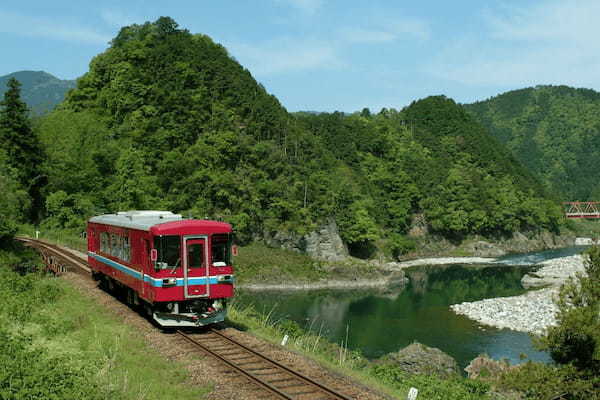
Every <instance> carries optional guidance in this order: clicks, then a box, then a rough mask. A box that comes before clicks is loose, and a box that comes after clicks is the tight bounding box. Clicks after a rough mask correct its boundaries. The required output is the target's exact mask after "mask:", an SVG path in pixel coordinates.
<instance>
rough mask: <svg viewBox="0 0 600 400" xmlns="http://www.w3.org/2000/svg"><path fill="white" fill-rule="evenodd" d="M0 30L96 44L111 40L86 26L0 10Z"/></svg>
mask: <svg viewBox="0 0 600 400" xmlns="http://www.w3.org/2000/svg"><path fill="white" fill-rule="evenodd" d="M0 32H4V33H10V34H15V35H21V36H32V37H41V38H51V39H57V40H64V41H68V42H76V43H87V44H96V45H97V44H108V42H109V41H110V40H111V37H110V36H109V35H105V34H103V33H101V32H98V31H96V30H94V29H91V28H89V27H86V26H81V25H78V24H73V23H71V22H67V21H62V22H61V21H57V20H56V19H51V18H46V17H35V16H28V15H21V14H16V13H12V12H7V11H2V10H0Z"/></svg>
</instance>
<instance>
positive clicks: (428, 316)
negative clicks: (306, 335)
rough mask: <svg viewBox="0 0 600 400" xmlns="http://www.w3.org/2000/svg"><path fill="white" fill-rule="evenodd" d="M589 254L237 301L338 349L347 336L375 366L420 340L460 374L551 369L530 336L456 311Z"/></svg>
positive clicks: (429, 271) (434, 269) (415, 272)
mask: <svg viewBox="0 0 600 400" xmlns="http://www.w3.org/2000/svg"><path fill="white" fill-rule="evenodd" d="M582 249H583V248H582V247H570V248H565V249H559V250H550V251H544V252H538V253H528V254H520V255H510V256H506V257H503V258H501V259H499V260H498V262H497V264H493V265H489V264H488V265H436V266H419V267H412V268H409V269H407V270H406V273H407V277H408V278H409V282H408V284H407V285H406V286H404V287H397V288H393V287H392V288H388V289H387V290H385V291H372V290H364V291H361V290H348V291H342V290H319V291H294V292H282V291H276V292H250V291H248V292H245V291H243V290H240V291H239V292H238V293H237V295H236V302H238V304H242V305H248V304H253V305H254V307H255V308H257V309H258V310H259V311H262V312H265V313H269V312H270V313H271V318H272V319H274V320H277V319H281V318H287V319H291V320H294V321H296V322H298V323H299V324H300V325H301V326H303V327H304V328H306V329H311V330H312V331H314V332H320V333H321V334H322V335H323V336H325V337H327V338H328V339H329V340H331V341H333V342H337V343H342V342H345V341H346V337H347V343H348V347H349V348H350V349H357V350H360V351H361V352H362V354H363V355H365V356H366V357H368V358H371V359H373V358H377V357H380V356H382V355H384V354H386V353H389V352H394V351H397V350H399V349H401V348H403V347H405V346H407V345H409V344H410V343H412V342H414V341H418V342H420V343H423V344H425V345H427V346H431V347H437V348H439V349H441V350H442V351H444V352H446V353H448V354H449V355H451V356H452V357H454V358H455V359H456V360H457V362H458V363H459V365H460V366H461V368H464V367H465V366H466V365H467V364H468V363H469V361H470V360H472V359H473V358H475V357H477V355H479V354H482V353H486V354H488V355H489V356H490V357H492V358H494V359H503V358H506V359H508V360H509V361H511V362H512V363H518V362H520V361H521V360H522V359H523V358H522V355H527V358H528V359H531V360H534V361H542V362H547V361H549V360H550V357H549V355H548V354H547V353H544V352H540V351H537V350H536V349H535V348H534V346H533V344H532V340H531V338H530V336H529V335H528V334H526V333H521V332H515V331H512V330H509V329H501V330H500V329H495V328H489V327H484V326H481V325H479V324H477V323H476V322H473V321H471V320H470V319H468V318H466V317H464V316H462V315H456V314H455V313H454V312H452V311H451V310H450V308H449V306H450V305H451V304H456V303H461V302H463V301H475V300H481V299H484V298H491V297H500V296H514V295H518V294H521V293H524V292H525V290H524V289H523V288H522V287H521V284H520V281H521V277H522V276H523V275H524V274H526V273H527V272H528V271H530V270H531V269H532V268H535V267H534V264H537V263H539V262H541V261H544V260H548V259H551V258H556V257H564V256H569V255H573V254H576V253H579V252H581V251H582Z"/></svg>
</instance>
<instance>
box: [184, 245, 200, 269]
mask: <svg viewBox="0 0 600 400" xmlns="http://www.w3.org/2000/svg"><path fill="white" fill-rule="evenodd" d="M187 249H188V250H187V251H188V258H187V259H188V267H190V268H199V267H201V266H202V265H203V264H204V245H203V244H200V243H194V244H191V245H188V246H187Z"/></svg>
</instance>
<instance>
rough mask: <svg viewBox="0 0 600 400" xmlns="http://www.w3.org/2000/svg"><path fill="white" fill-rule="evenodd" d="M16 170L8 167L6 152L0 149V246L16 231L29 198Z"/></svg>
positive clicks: (22, 218) (27, 205) (23, 216)
mask: <svg viewBox="0 0 600 400" xmlns="http://www.w3.org/2000/svg"><path fill="white" fill-rule="evenodd" d="M16 174H17V171H16V170H15V169H14V168H12V167H10V165H9V164H8V162H7V156H6V153H5V152H4V151H3V150H2V149H0V247H2V246H3V245H4V244H5V243H7V241H8V240H9V239H10V238H12V236H13V235H14V234H15V233H16V231H17V223H19V222H23V220H24V218H25V212H26V210H27V209H28V208H29V204H30V198H29V195H28V194H27V191H25V190H24V189H23V188H22V186H21V184H20V183H19V182H18V180H17V179H16Z"/></svg>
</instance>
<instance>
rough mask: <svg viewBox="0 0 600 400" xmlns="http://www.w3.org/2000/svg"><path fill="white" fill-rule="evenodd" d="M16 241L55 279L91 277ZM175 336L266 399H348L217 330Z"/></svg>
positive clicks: (55, 251)
mask: <svg viewBox="0 0 600 400" xmlns="http://www.w3.org/2000/svg"><path fill="white" fill-rule="evenodd" d="M16 240H19V241H21V242H23V243H24V244H25V245H27V246H29V247H32V248H35V249H36V250H38V251H39V252H40V253H41V254H42V257H43V259H44V262H45V263H46V266H47V267H48V269H50V270H52V271H53V272H54V273H55V274H57V275H60V274H62V273H64V272H67V271H70V272H75V273H78V274H82V275H87V276H90V275H91V270H90V268H89V267H88V266H87V261H86V260H85V259H84V258H83V257H81V256H77V255H75V254H73V253H71V252H70V251H67V250H65V249H63V248H61V247H59V246H57V245H54V244H51V243H48V242H45V241H41V240H36V239H31V238H26V237H17V238H16ZM176 334H177V335H178V336H179V337H180V338H182V339H183V340H184V341H185V342H187V343H189V344H191V345H192V346H194V347H195V348H196V349H199V350H201V351H202V352H203V353H205V354H208V355H210V356H212V357H214V358H215V359H217V360H218V361H219V362H221V363H223V364H225V365H226V366H227V368H229V369H231V370H233V371H235V372H237V373H238V374H240V375H241V376H243V377H245V378H246V379H247V380H248V381H250V382H252V383H253V384H254V385H256V386H258V387H259V388H262V389H263V390H264V391H265V392H266V393H265V394H268V396H269V397H274V398H277V399H287V400H330V399H331V400H350V399H351V397H348V396H346V395H344V394H341V393H339V392H338V391H336V390H335V389H333V388H330V387H328V386H326V385H323V384H321V383H319V382H317V381H315V380H314V379H311V378H309V377H307V376H305V375H303V374H301V373H299V372H297V371H295V370H294V369H293V368H290V367H287V366H285V365H283V364H281V363H279V362H277V361H275V360H273V359H272V358H269V357H267V356H266V355H264V354H262V353H260V352H258V351H255V350H253V349H252V348H250V347H248V346H246V345H244V344H242V343H240V342H238V341H237V340H235V339H233V338H232V337H230V336H228V335H225V334H224V333H222V332H219V331H218V330H216V329H210V330H209V331H207V332H204V333H195V334H190V333H185V332H183V331H176Z"/></svg>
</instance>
